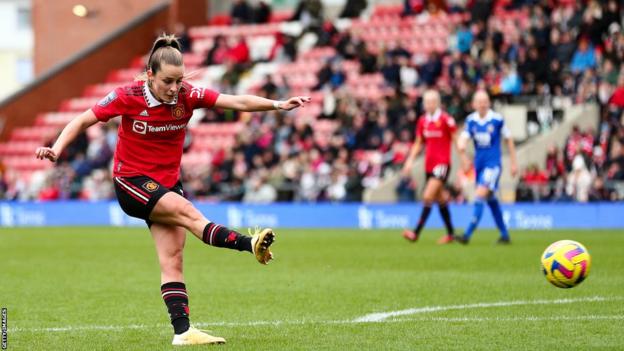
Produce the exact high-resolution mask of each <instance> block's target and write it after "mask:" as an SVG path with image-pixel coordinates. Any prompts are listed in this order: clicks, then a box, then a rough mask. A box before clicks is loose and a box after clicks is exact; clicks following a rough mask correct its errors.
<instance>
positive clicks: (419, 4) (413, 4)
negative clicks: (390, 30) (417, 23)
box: [401, 0, 425, 16]
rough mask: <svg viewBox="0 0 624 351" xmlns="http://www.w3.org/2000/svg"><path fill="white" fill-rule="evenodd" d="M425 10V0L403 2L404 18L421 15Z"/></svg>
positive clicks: (404, 0)
mask: <svg viewBox="0 0 624 351" xmlns="http://www.w3.org/2000/svg"><path fill="white" fill-rule="evenodd" d="M424 9H425V0H403V12H402V13H401V15H402V16H412V15H417V14H419V13H421V12H422V11H423V10H424Z"/></svg>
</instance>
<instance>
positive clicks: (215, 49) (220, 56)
mask: <svg viewBox="0 0 624 351" xmlns="http://www.w3.org/2000/svg"><path fill="white" fill-rule="evenodd" d="M229 51H230V48H229V47H228V44H227V39H226V38H225V37H224V36H223V35H217V36H216V37H215V38H214V44H213V45H212V48H210V50H208V53H207V54H206V59H205V60H204V65H205V66H210V65H220V64H222V63H224V62H225V60H226V58H227V56H228V53H229Z"/></svg>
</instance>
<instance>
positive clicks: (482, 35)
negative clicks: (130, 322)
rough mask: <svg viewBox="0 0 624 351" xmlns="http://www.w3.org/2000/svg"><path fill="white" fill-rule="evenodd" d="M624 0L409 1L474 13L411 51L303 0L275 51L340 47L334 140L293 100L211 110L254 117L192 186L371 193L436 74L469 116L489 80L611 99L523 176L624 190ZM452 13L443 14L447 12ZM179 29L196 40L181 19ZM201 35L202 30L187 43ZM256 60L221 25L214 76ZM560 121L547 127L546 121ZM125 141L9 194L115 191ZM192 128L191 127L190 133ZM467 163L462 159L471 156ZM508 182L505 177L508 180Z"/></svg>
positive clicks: (527, 89)
mask: <svg viewBox="0 0 624 351" xmlns="http://www.w3.org/2000/svg"><path fill="white" fill-rule="evenodd" d="M495 7H504V8H508V9H521V10H524V11H527V13H528V21H529V26H528V28H527V29H526V30H520V31H514V32H511V33H504V32H503V28H501V26H500V22H499V21H495V20H491V19H492V16H493V11H494V8H495ZM364 8H366V1H365V0H359V1H358V0H354V1H351V0H350V1H347V4H346V6H345V8H344V9H343V11H342V12H341V13H340V16H341V17H358V16H359V15H360V14H361V13H362V11H363V10H364ZM620 10H621V8H620V5H619V3H618V2H617V1H615V0H609V1H602V2H599V1H589V2H581V1H577V2H572V3H570V4H568V5H555V4H554V3H553V2H550V1H511V2H508V3H505V4H501V3H499V2H492V1H489V0H475V1H471V2H469V3H467V2H466V1H462V0H459V1H457V0H455V1H447V2H445V1H422V2H420V1H408V0H406V1H405V6H404V11H403V14H402V15H403V16H420V17H422V18H426V19H427V20H429V21H436V20H442V18H443V17H441V16H440V15H441V14H443V13H445V12H454V13H469V14H470V16H469V18H470V19H469V20H466V21H465V22H463V23H460V24H459V25H457V26H456V28H454V30H453V31H452V33H451V35H450V36H449V38H448V42H449V45H448V49H447V50H446V51H445V52H432V53H431V54H428V55H423V54H420V53H419V54H417V53H412V52H410V51H409V50H408V49H406V48H404V47H402V46H401V45H400V44H399V43H397V42H390V43H388V45H387V46H386V47H385V48H384V49H383V50H380V51H376V50H373V49H372V48H370V47H368V45H367V42H366V41H365V40H363V39H362V38H361V37H360V35H359V33H358V32H357V31H352V30H350V29H346V30H344V31H339V30H337V28H336V27H335V25H334V23H333V22H331V21H327V20H326V19H325V17H324V9H323V4H322V2H321V1H320V0H302V1H301V2H300V3H299V6H298V7H297V8H296V10H295V11H294V13H293V17H292V18H291V19H292V20H297V21H300V22H301V23H303V25H304V28H305V29H304V31H303V33H302V35H301V36H297V37H295V36H290V35H287V34H283V33H280V34H278V35H277V37H276V43H275V45H274V47H273V48H272V49H271V50H270V54H269V57H267V58H266V60H268V61H272V62H280V63H282V62H283V63H286V62H291V61H294V60H296V59H297V45H298V43H299V41H300V40H301V38H302V37H303V35H313V36H315V37H316V46H320V47H324V46H332V47H334V48H336V52H337V53H336V56H335V57H332V58H329V59H327V60H326V63H325V65H324V66H323V67H322V68H321V69H320V70H319V71H318V72H317V76H318V82H317V83H316V84H315V86H314V87H313V90H314V91H319V92H323V95H324V97H325V101H324V103H323V106H324V108H323V111H322V112H321V113H320V115H319V116H318V117H317V119H319V120H323V119H325V120H329V121H331V122H332V123H335V124H336V126H337V127H336V130H335V132H333V133H332V134H331V136H330V137H329V139H328V140H324V141H319V140H317V139H316V138H315V131H314V128H313V126H312V125H310V124H309V123H308V122H307V121H302V120H298V119H297V118H295V117H294V114H292V113H281V112H275V111H270V112H265V113H240V114H238V113H233V112H231V111H219V110H210V111H206V113H205V116H204V117H203V121H202V122H203V123H212V122H224V121H234V120H239V121H242V122H243V123H245V128H244V129H243V131H242V132H241V133H240V134H239V135H238V136H237V138H236V142H235V144H234V146H233V147H231V148H224V149H221V150H219V151H217V152H216V154H215V155H214V156H213V158H212V161H211V162H210V164H208V165H206V167H202V168H197V169H191V170H185V171H184V172H183V182H184V183H185V190H186V192H187V194H188V195H189V196H190V197H192V198H199V199H208V200H214V201H244V202H250V203H268V202H274V201H336V202H342V201H360V200H361V199H362V194H363V192H364V189H366V188H369V187H375V186H377V185H378V184H379V183H380V182H381V181H382V179H383V178H384V176H385V175H387V174H389V173H392V172H394V171H396V170H397V169H398V168H399V167H400V166H401V164H402V162H403V161H404V159H405V156H406V154H407V152H408V150H409V147H410V145H411V143H412V142H413V139H414V128H415V124H416V123H415V122H416V120H417V118H418V116H419V115H420V114H421V111H422V110H421V100H420V98H419V97H418V96H412V95H410V94H409V91H410V90H412V89H413V88H418V89H422V88H425V87H435V88H437V89H438V90H439V91H440V92H441V95H442V101H443V106H444V107H445V109H446V110H447V111H448V112H449V113H450V114H451V115H452V116H454V117H455V118H456V120H457V121H458V122H459V123H461V122H462V121H463V119H464V118H465V116H466V115H467V114H468V113H469V112H470V111H471V107H470V99H471V96H472V94H473V93H474V91H475V90H476V89H487V90H488V91H489V92H490V94H491V95H492V96H493V97H495V98H497V99H503V100H505V101H514V100H516V101H522V100H521V99H522V98H525V97H527V96H531V97H535V96H537V97H539V99H541V100H542V101H548V102H549V103H550V104H554V105H555V106H556V105H557V104H558V103H560V102H561V101H565V100H571V101H572V102H574V103H583V102H593V103H597V104H599V105H600V106H601V112H600V113H601V122H600V125H598V126H596V128H590V129H587V130H578V128H575V130H574V131H573V132H572V134H571V135H570V136H569V138H568V140H567V142H566V145H565V147H564V148H563V149H561V150H560V149H558V148H557V147H555V146H553V147H551V149H550V151H549V153H548V157H547V159H546V160H545V162H544V163H542V164H534V165H531V166H530V167H528V168H527V169H526V170H525V171H524V173H523V174H522V175H521V177H520V182H519V184H518V188H517V191H516V194H517V196H516V197H517V200H518V201H546V200H550V201H602V200H615V199H622V198H623V197H624V193H622V192H620V191H618V187H617V184H618V182H619V181H622V180H624V147H622V145H624V127H623V126H622V122H621V115H622V111H623V109H624V74H621V72H622V71H624V66H623V65H622V63H624V33H622V28H621V12H620ZM271 11H272V10H271V8H270V6H269V5H268V3H267V2H264V1H260V2H259V3H258V4H257V5H255V6H251V5H249V4H248V3H247V2H246V1H245V0H238V1H236V2H235V3H234V5H233V6H232V10H231V13H230V15H231V16H230V17H231V19H232V23H234V24H239V23H265V22H267V21H268V19H269V18H270V16H271ZM438 18H439V19H438ZM180 34H181V35H182V36H183V37H184V38H185V41H189V40H190V39H188V36H187V35H185V34H184V32H183V29H180ZM186 47H189V48H190V42H189V43H188V44H187V45H186ZM344 60H356V61H357V62H359V67H360V68H359V69H360V73H362V74H368V73H380V74H381V75H382V76H383V87H382V91H383V96H382V97H381V98H379V99H375V100H372V99H362V98H356V97H355V96H353V95H352V94H351V92H350V91H349V89H348V87H347V84H346V72H345V68H344V66H343V64H342V63H343V62H344ZM255 63H256V62H252V60H251V58H250V49H249V47H248V45H247V43H246V41H245V38H243V37H240V38H238V39H237V40H235V42H234V43H230V42H228V41H227V40H226V38H224V37H217V38H216V40H215V43H214V46H213V47H212V48H210V49H209V50H208V51H207V52H206V57H205V60H204V64H205V65H216V64H223V65H225V66H226V70H225V73H224V74H223V77H222V78H221V80H220V82H219V84H218V86H217V87H215V89H217V90H219V91H222V92H234V91H236V87H237V86H238V84H239V82H240V81H241V78H242V77H244V76H245V74H246V73H247V72H248V71H249V70H250V69H251V68H252V67H253V65H254V64H255ZM291 92H292V89H291V87H290V86H289V82H288V80H287V79H284V80H283V81H274V80H273V79H272V78H271V77H270V76H269V77H267V78H266V80H265V82H263V84H262V85H261V86H260V87H259V89H258V91H256V92H255V93H257V94H258V95H261V96H265V97H268V98H272V99H283V98H285V97H287V96H288V95H289V94H290V93H291ZM545 127H548V126H544V125H542V126H540V128H545ZM115 142H116V129H115V125H114V124H113V123H111V125H110V126H109V127H108V128H107V129H105V130H103V131H102V132H101V133H99V135H97V136H95V137H94V138H92V140H90V142H89V141H88V140H87V137H86V135H83V136H81V138H79V140H78V141H77V142H75V143H74V144H73V145H72V147H71V148H70V149H69V150H67V151H66V152H65V154H64V155H63V159H62V160H60V161H59V165H58V166H57V167H56V168H54V169H53V171H52V173H51V175H50V176H41V175H37V176H38V177H39V179H37V178H36V179H34V180H33V181H31V182H30V183H29V184H22V185H20V184H19V183H20V182H19V179H17V180H16V179H9V180H5V182H4V184H3V185H2V188H3V191H4V193H5V195H4V197H5V198H9V199H12V198H33V197H34V198H39V199H41V200H49V199H59V198H60V199H66V198H85V199H95V200H97V199H107V198H112V197H113V190H112V189H113V187H112V184H111V182H110V178H109V176H108V167H109V164H110V158H111V155H112V152H113V150H114V145H115ZM192 142H193V140H192V139H191V138H190V135H189V140H188V144H189V145H190V144H191V143H192ZM458 168H459V167H455V169H458ZM455 179H456V180H455V181H454V182H453V183H451V184H450V185H449V187H450V190H451V193H452V195H453V198H454V199H455V201H458V202H462V201H464V197H463V194H462V192H461V190H460V189H461V188H462V182H464V181H465V179H464V177H463V176H462V175H461V174H458V176H457V177H455ZM504 186H505V185H503V187H504ZM416 189H417V184H415V183H414V181H413V180H410V179H403V180H402V181H401V182H400V185H399V187H398V188H397V189H396V191H397V194H398V197H399V199H400V200H402V201H410V200H413V199H414V198H415V195H416V192H417V191H416Z"/></svg>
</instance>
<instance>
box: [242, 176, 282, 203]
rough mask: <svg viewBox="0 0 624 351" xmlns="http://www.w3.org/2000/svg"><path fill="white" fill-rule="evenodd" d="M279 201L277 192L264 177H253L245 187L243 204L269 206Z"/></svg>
mask: <svg viewBox="0 0 624 351" xmlns="http://www.w3.org/2000/svg"><path fill="white" fill-rule="evenodd" d="M276 199H277V191H276V190H275V188H274V187H273V186H272V185H270V184H268V183H267V182H266V180H265V179H264V177H263V176H260V175H256V176H252V177H251V178H250V179H249V180H248V181H247V184H246V186H245V195H244V196H243V203H248V204H269V203H272V202H275V200H276Z"/></svg>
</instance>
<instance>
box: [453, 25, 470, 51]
mask: <svg viewBox="0 0 624 351" xmlns="http://www.w3.org/2000/svg"><path fill="white" fill-rule="evenodd" d="M455 36H456V37H457V51H459V52H460V53H462V54H468V53H469V52H470V48H471V47H472V31H470V28H469V27H468V23H466V22H462V23H461V24H460V25H459V27H458V28H457V32H456V33H455Z"/></svg>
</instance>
